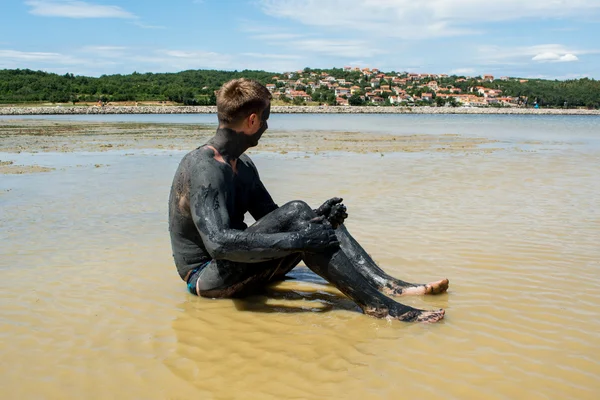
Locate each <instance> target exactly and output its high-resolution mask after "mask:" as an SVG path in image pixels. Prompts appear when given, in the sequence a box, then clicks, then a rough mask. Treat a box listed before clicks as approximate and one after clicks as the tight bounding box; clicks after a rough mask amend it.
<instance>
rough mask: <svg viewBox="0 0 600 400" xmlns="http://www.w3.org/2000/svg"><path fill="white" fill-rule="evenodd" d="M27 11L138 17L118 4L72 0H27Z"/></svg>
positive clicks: (88, 16) (105, 16)
mask: <svg viewBox="0 0 600 400" xmlns="http://www.w3.org/2000/svg"><path fill="white" fill-rule="evenodd" d="M25 4H27V5H28V6H30V7H31V9H30V10H29V13H31V14H33V15H39V16H43V17H65V18H125V19H137V18H138V17H137V16H135V15H134V14H132V13H130V12H129V11H126V10H124V9H122V8H121V7H119V6H105V5H98V4H92V3H86V2H84V1H73V0H62V1H61V0H49V1H48V0H28V1H26V2H25Z"/></svg>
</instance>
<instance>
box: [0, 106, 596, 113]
mask: <svg viewBox="0 0 600 400" xmlns="http://www.w3.org/2000/svg"><path fill="white" fill-rule="evenodd" d="M271 111H272V112H273V113H280V114H492V115H497V114H509V115H600V110H584V109H551V108H547V109H545V108H542V109H533V108H509V107H506V108H475V107H372V106H367V107H351V106H273V108H272V110H271ZM216 112H217V109H216V107H212V106H138V107H136V106H114V107H113V106H106V107H97V106H94V107H84V106H72V107H64V106H53V107H47V106H44V107H0V115H71V114H214V113H216Z"/></svg>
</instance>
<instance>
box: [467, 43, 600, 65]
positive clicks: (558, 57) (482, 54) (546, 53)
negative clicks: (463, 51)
mask: <svg viewBox="0 0 600 400" xmlns="http://www.w3.org/2000/svg"><path fill="white" fill-rule="evenodd" d="M477 51H478V53H479V60H480V61H481V62H482V63H484V64H519V63H526V62H528V61H538V62H572V61H578V60H579V57H578V56H579V55H585V54H597V53H599V52H600V51H599V50H589V49H587V50H581V49H571V48H567V47H565V46H563V45H560V44H542V45H537V46H518V47H500V46H481V47H479V48H478V49H477Z"/></svg>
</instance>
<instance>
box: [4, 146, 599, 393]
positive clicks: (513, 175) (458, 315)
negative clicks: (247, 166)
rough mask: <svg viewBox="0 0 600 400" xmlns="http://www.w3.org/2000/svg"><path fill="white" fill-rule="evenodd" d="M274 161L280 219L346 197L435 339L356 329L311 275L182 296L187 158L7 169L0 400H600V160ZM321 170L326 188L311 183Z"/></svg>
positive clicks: (376, 157) (355, 319)
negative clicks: (235, 293) (177, 197)
mask: <svg viewBox="0 0 600 400" xmlns="http://www.w3.org/2000/svg"><path fill="white" fill-rule="evenodd" d="M525 147H526V146H523V148H522V149H521V150H515V149H512V148H511V149H504V150H498V151H494V152H492V153H483V152H482V153H469V152H464V153H461V152H453V153H439V152H433V151H421V152H410V153H386V154H384V156H381V155H380V154H379V153H377V154H346V153H325V154H319V155H317V156H315V155H304V154H299V153H293V152H290V153H288V154H285V155H281V154H275V153H258V154H255V155H254V160H255V163H256V164H257V166H258V168H259V170H260V171H261V177H262V178H263V180H264V181H265V182H266V184H267V186H268V188H269V189H270V190H271V192H272V193H273V195H274V198H275V199H276V201H277V202H279V203H280V204H281V203H284V202H285V201H287V200H291V199H298V198H301V199H305V200H306V201H308V202H309V203H310V204H314V205H317V204H319V203H320V201H322V200H324V199H325V198H327V197H328V196H333V195H341V196H342V197H344V198H345V203H346V204H347V206H348V208H349V213H350V218H349V220H348V222H347V225H348V228H349V230H350V231H351V232H352V233H353V234H354V235H355V236H356V237H357V239H358V240H359V241H360V242H361V243H363V244H364V247H366V249H367V250H368V251H369V252H370V253H371V254H372V255H373V257H374V258H375V259H376V260H377V261H378V262H379V263H380V264H381V265H382V266H383V267H384V268H385V269H386V270H388V271H389V272H391V273H392V274H393V275H396V276H398V277H400V278H402V279H405V280H412V281H426V280H432V279H438V278H442V277H448V278H449V279H450V283H451V286H450V292H449V293H448V294H445V295H441V296H435V297H426V298H423V297H416V298H403V299H402V301H403V302H405V303H407V304H410V305H413V306H417V307H423V308H440V307H443V308H445V309H446V310H447V313H446V318H445V320H444V321H443V322H441V323H438V324H433V325H420V324H404V323H400V322H396V321H386V320H377V319H373V318H370V317H367V316H364V315H362V314H361V313H360V312H358V310H357V309H356V307H355V306H354V305H353V304H352V303H351V302H349V301H348V300H346V299H345V298H344V297H343V296H342V295H341V294H340V293H339V292H337V291H336V290H335V289H333V288H332V287H331V286H328V285H327V284H326V283H325V282H323V281H322V280H321V279H320V278H318V277H316V276H315V275H313V274H312V273H310V271H308V270H307V269H305V268H299V269H298V270H297V271H295V272H294V273H293V276H294V277H295V278H296V279H295V280H290V281H287V282H284V283H282V284H280V285H277V286H275V287H273V288H271V289H270V290H269V292H268V294H267V295H266V296H259V297H254V298H249V299H245V300H235V301H232V300H219V301H217V300H207V299H200V298H197V297H194V296H192V295H190V294H188V293H187V292H186V290H185V286H184V284H183V282H181V281H180V279H179V278H178V276H177V273H176V271H175V268H174V266H173V264H172V259H171V253H170V246H169V240H168V231H167V221H166V204H167V196H168V189H169V186H170V181H171V178H172V175H173V172H174V170H175V168H176V165H177V163H178V161H179V159H180V158H181V156H182V154H183V153H182V152H176V151H151V150H145V151H136V152H133V153H132V152H131V151H128V152H127V153H123V152H118V151H109V152H103V153H84V152H75V153H67V154H58V153H37V154H26V153H21V154H6V153H5V154H2V157H1V158H2V159H3V160H11V161H14V162H15V164H22V165H27V164H35V165H41V166H45V167H49V168H54V170H52V171H51V172H46V173H38V174H27V175H18V176H17V175H0V204H1V205H2V207H1V208H0V221H1V224H0V278H1V279H0V310H1V313H0V355H1V359H2V363H1V364H0V386H1V387H2V393H3V395H2V397H3V398H11V399H12V398H14V399H16V398H49V399H64V398H99V399H103V398H123V399H128V398H132V399H134V398H135V399H139V398H143V399H163V398H173V399H175V398H192V396H194V397H195V398H216V399H221V398H223V399H225V398H260V399H270V398H274V399H279V398H334V397H347V398H351V399H354V398H356V399H358V398H360V399H362V398H369V399H371V398H373V399H388V398H410V397H419V398H423V397H433V396H436V397H443V398H453V399H482V398H486V399H521V398H522V399H537V398H540V399H548V398H550V399H567V398H569V399H570V398H577V399H597V398H598V397H597V396H598V393H600V361H599V360H600V318H599V317H600V311H599V306H600V261H599V260H600V246H598V241H599V239H600V214H599V210H600V178H599V177H600V152H598V150H596V149H586V148H582V147H577V146H575V145H570V144H562V145H553V146H545V145H544V143H541V144H539V143H538V144H537V145H536V147H535V148H525ZM324 171H326V172H324Z"/></svg>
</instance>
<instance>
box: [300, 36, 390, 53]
mask: <svg viewBox="0 0 600 400" xmlns="http://www.w3.org/2000/svg"><path fill="white" fill-rule="evenodd" d="M289 45H290V46H292V48H294V49H296V50H303V51H307V52H315V53H321V54H326V55H329V56H337V57H357V56H358V57H360V56H362V57H372V56H374V55H377V54H382V53H383V51H381V50H379V49H376V48H374V47H373V46H372V45H371V44H370V43H368V42H365V41H362V40H333V39H331V40H329V39H301V40H294V41H292V42H290V43H289Z"/></svg>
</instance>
